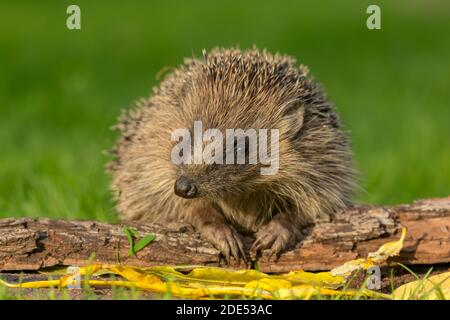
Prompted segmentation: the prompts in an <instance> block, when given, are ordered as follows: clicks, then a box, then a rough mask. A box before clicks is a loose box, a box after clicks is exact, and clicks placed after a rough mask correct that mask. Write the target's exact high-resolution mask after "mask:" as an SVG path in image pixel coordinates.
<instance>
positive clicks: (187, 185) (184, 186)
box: [175, 176, 197, 198]
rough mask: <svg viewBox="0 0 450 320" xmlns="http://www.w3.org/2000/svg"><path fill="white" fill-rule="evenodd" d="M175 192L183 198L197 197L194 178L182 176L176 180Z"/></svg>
mask: <svg viewBox="0 0 450 320" xmlns="http://www.w3.org/2000/svg"><path fill="white" fill-rule="evenodd" d="M175 194H176V195H177V196H180V197H183V198H195V197H196V196H197V186H196V185H195V182H194V180H192V179H190V178H188V177H185V176H181V177H179V178H178V179H177V181H176V182H175Z"/></svg>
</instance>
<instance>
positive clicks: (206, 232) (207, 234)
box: [199, 224, 247, 264]
mask: <svg viewBox="0 0 450 320" xmlns="http://www.w3.org/2000/svg"><path fill="white" fill-rule="evenodd" d="M199 231H200V233H201V234H202V236H203V237H204V238H205V239H206V240H208V241H209V242H211V243H212V245H213V246H214V247H216V249H217V250H219V251H220V252H221V253H222V254H223V256H224V257H225V260H226V262H227V263H228V264H229V263H230V257H234V258H235V259H236V261H237V262H239V263H240V260H241V259H242V260H244V262H245V263H247V256H246V255H245V251H244V245H243V244H242V240H241V237H240V235H239V233H238V232H237V231H236V230H235V229H234V228H233V227H231V226H228V225H226V224H214V225H204V226H203V227H202V228H201V229H200V230H199Z"/></svg>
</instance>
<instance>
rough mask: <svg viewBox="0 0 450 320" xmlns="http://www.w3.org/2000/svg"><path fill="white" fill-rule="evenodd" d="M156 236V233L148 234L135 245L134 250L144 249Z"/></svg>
mask: <svg viewBox="0 0 450 320" xmlns="http://www.w3.org/2000/svg"><path fill="white" fill-rule="evenodd" d="M155 238H156V236H155V235H154V234H148V235H146V236H145V237H143V238H142V239H141V240H139V241H138V242H137V243H136V245H135V246H134V252H135V253H136V252H139V251H141V250H142V249H144V248H145V247H146V246H148V245H149V244H150V243H151V242H152V241H153V240H155Z"/></svg>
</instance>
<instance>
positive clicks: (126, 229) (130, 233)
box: [123, 226, 137, 257]
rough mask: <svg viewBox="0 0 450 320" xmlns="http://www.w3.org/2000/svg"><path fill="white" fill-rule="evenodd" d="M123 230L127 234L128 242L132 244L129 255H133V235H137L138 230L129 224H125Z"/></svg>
mask: <svg viewBox="0 0 450 320" xmlns="http://www.w3.org/2000/svg"><path fill="white" fill-rule="evenodd" d="M123 232H124V233H125V235H126V236H127V239H128V243H129V244H130V251H129V253H128V255H129V256H130V257H131V256H132V255H133V254H134V242H133V237H136V234H137V232H136V231H135V230H133V229H131V228H130V227H128V226H124V228H123Z"/></svg>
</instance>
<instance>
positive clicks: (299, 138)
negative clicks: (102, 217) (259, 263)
mask: <svg viewBox="0 0 450 320" xmlns="http://www.w3.org/2000/svg"><path fill="white" fill-rule="evenodd" d="M196 121H197V122H198V121H200V122H201V124H202V128H203V130H206V129H207V128H215V129H218V130H223V131H225V130H227V129H230V128H241V129H243V130H246V129H252V128H253V129H261V128H265V129H270V130H272V129H276V130H277V132H278V133H279V134H278V137H277V139H278V151H275V152H276V156H277V159H278V163H279V165H278V170H277V172H276V173H275V174H266V175H263V174H261V172H262V171H261V169H262V168H263V167H264V166H265V165H264V164H262V163H260V162H256V163H255V161H253V162H252V163H250V161H248V163H247V162H246V163H243V164H242V163H241V164H237V163H228V162H227V163H225V164H223V163H222V164H218V163H215V162H211V161H209V162H199V163H192V161H191V163H189V162H186V163H179V162H178V163H177V162H176V161H173V150H174V147H175V145H176V141H174V140H173V138H172V137H173V132H174V130H177V129H180V128H185V130H187V131H188V132H190V133H192V132H193V131H194V129H193V128H194V123H195V122H196ZM116 128H117V129H118V130H119V131H120V137H119V139H118V141H117V143H116V146H115V148H114V149H113V154H114V159H113V160H112V161H111V163H110V165H109V169H110V172H111V174H112V183H111V189H112V192H113V194H114V197H115V199H116V202H117V211H118V212H119V215H120V217H121V219H122V220H123V221H133V222H139V223H150V222H158V223H169V222H173V221H176V222H186V223H189V224H191V225H192V226H193V227H194V228H195V229H196V230H197V231H198V232H199V234H200V236H201V237H203V238H204V239H205V240H207V241H209V242H210V243H211V244H212V245H213V246H214V247H216V248H217V249H218V250H219V251H220V252H221V254H222V255H223V257H224V258H225V259H226V261H227V262H230V259H232V258H233V259H236V260H238V261H239V262H240V261H241V259H243V260H244V261H248V260H247V259H248V257H249V256H251V257H253V256H254V255H255V254H257V253H266V252H267V253H268V255H269V257H273V256H275V257H278V256H279V255H280V254H281V253H282V252H283V251H285V250H287V249H288V248H291V247H293V246H295V245H297V244H298V243H299V242H301V240H302V239H303V238H304V232H303V230H304V229H305V227H307V226H308V225H311V224H314V223H315V222H316V221H318V220H321V219H328V218H329V217H330V216H331V215H333V214H335V213H338V212H339V211H341V210H343V209H345V208H346V207H348V206H350V205H351V198H352V195H353V192H354V190H355V187H356V183H355V180H356V170H355V169H354V165H353V161H352V155H351V146H350V139H349V137H348V134H347V132H346V131H344V130H343V128H342V125H341V122H340V119H339V116H338V114H337V111H336V108H335V107H334V105H333V104H332V103H331V102H330V101H329V100H328V98H327V96H326V94H325V93H324V91H323V89H322V88H321V86H320V85H319V84H318V83H317V82H316V81H315V79H314V78H313V77H312V76H310V75H309V71H308V68H307V67H306V66H304V65H298V64H297V63H296V60H295V59H294V58H292V57H290V56H286V55H280V54H278V53H277V54H270V53H269V52H267V51H266V50H258V49H257V48H252V49H247V50H240V49H237V48H231V49H225V48H215V49H213V50H211V51H210V52H206V51H203V55H202V56H200V57H198V58H196V57H193V58H189V59H185V60H184V63H183V64H182V65H181V66H179V67H178V68H176V69H175V70H173V71H172V72H171V73H170V74H168V75H166V76H165V78H164V79H163V81H162V82H161V83H160V85H159V86H158V87H156V88H154V89H153V93H152V94H151V96H150V97H149V98H146V99H140V100H139V101H138V102H137V103H136V106H135V107H134V108H131V109H129V110H125V111H124V112H123V113H122V115H121V117H120V118H119V123H118V125H117V126H116ZM203 132H204V131H203ZM203 143H204V141H202V140H200V144H203ZM249 144H250V141H249V139H248V137H245V141H244V149H243V151H244V153H245V155H246V158H245V159H247V160H249ZM223 145H227V143H225V142H224V143H223ZM234 146H236V145H234ZM240 147H242V144H240ZM240 147H237V149H239V148H240ZM233 149H236V148H233ZM240 149H242V148H240ZM224 152H228V149H227V150H224ZM186 153H187V152H186ZM185 156H187V157H186V159H191V158H190V156H189V155H185ZM244 236H250V237H253V239H254V242H253V244H252V246H251V248H247V247H245V246H244V245H243V243H244V241H243V237H244ZM248 249H250V250H248ZM249 253H250V255H249Z"/></svg>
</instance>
